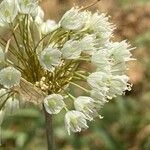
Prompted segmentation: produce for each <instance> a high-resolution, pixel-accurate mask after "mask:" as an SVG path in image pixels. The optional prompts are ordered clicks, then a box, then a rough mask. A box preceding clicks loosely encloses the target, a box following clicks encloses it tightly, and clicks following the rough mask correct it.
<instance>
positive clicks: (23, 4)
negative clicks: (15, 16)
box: [17, 0, 38, 14]
mask: <svg viewBox="0 0 150 150" xmlns="http://www.w3.org/2000/svg"><path fill="white" fill-rule="evenodd" d="M17 1H18V4H19V11H20V13H23V14H31V13H32V12H33V11H35V10H36V8H37V7H38V0H17Z"/></svg>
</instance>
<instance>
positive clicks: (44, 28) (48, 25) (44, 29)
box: [40, 20, 58, 34]
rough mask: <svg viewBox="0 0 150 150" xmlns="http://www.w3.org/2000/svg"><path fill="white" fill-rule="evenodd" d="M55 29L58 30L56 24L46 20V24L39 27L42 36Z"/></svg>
mask: <svg viewBox="0 0 150 150" xmlns="http://www.w3.org/2000/svg"><path fill="white" fill-rule="evenodd" d="M57 28H58V25H57V24H56V22H55V21H54V20H47V21H46V22H43V23H42V24H41V26H40V29H41V33H42V34H48V33H50V32H52V31H54V30H55V29H57Z"/></svg>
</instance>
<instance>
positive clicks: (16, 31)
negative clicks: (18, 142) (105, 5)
mask: <svg viewBox="0 0 150 150" xmlns="http://www.w3.org/2000/svg"><path fill="white" fill-rule="evenodd" d="M0 16H1V17H0V28H2V29H7V30H8V31H10V32H11V34H10V35H11V36H10V37H9V40H8V38H7V40H6V39H5V38H4V37H3V36H2V33H0V64H3V65H2V68H0V69H1V70H0V85H1V87H2V88H1V90H0V104H2V106H1V107H0V108H1V110H0V123H1V122H2V120H3V118H4V115H5V114H6V113H5V112H6V111H8V110H9V112H14V111H15V110H16V108H19V104H20V103H21V101H22V100H24V101H27V102H31V103H32V102H33V103H34V104H38V105H39V107H40V108H41V106H44V109H45V110H46V111H47V113H49V115H52V114H58V113H59V112H60V111H62V110H63V109H64V110H65V111H66V114H65V117H64V118H65V126H66V129H67V131H68V133H69V134H70V131H72V132H80V131H81V130H82V129H87V128H88V125H87V122H88V121H92V120H94V119H95V118H96V117H99V118H102V116H101V115H100V114H99V113H100V110H101V108H102V107H103V106H104V104H105V103H106V102H108V101H109V100H110V99H112V98H114V97H116V96H117V95H122V94H124V92H125V91H126V90H130V89H131V85H130V84H129V83H128V82H129V77H128V76H127V75H126V70H127V69H128V68H127V65H126V63H127V62H128V61H130V60H133V59H132V58H131V56H132V54H131V50H132V49H133V48H131V46H130V44H128V43H127V41H125V40H124V41H121V42H113V41H112V38H111V37H112V35H113V30H114V29H115V26H114V25H113V24H112V23H110V22H109V17H107V16H106V15H105V14H103V13H99V12H96V13H94V14H92V13H91V12H90V11H88V10H82V9H80V8H78V7H75V8H72V9H70V10H69V11H67V12H66V13H65V14H64V15H63V17H62V19H61V20H60V21H59V22H58V23H56V22H55V21H54V20H47V21H44V12H43V10H42V8H41V7H40V6H39V5H38V1H37V0H13V1H12V0H3V1H2V2H1V4H0ZM4 31H5V30H4ZM82 64H84V66H86V67H87V66H88V65H90V64H92V67H93V68H92V71H90V70H89V69H88V67H87V68H83V65H82ZM81 82H82V85H81ZM70 86H74V87H76V88H78V89H81V90H82V91H83V95H81V96H79V97H76V95H72V93H71V92H70V90H69V88H70ZM85 87H87V88H85ZM37 91H38V93H37ZM84 93H85V95H84ZM39 95H40V96H39ZM39 97H40V98H39ZM66 99H69V100H70V99H72V100H73V101H72V100H70V101H69V103H72V102H73V105H74V108H72V105H70V104H69V105H68V104H67V103H68V100H66ZM69 107H70V108H69Z"/></svg>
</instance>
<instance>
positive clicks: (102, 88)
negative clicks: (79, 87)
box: [87, 72, 110, 94]
mask: <svg viewBox="0 0 150 150" xmlns="http://www.w3.org/2000/svg"><path fill="white" fill-rule="evenodd" d="M109 78H110V75H109V74H108V73H105V72H94V73H92V74H90V75H89V76H88V78H87V82H88V84H89V85H90V87H91V88H92V89H93V90H96V91H99V92H101V93H102V94H103V93H106V92H108V90H109V88H108V87H107V86H108V82H109Z"/></svg>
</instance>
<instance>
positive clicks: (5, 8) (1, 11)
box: [0, 0, 18, 26]
mask: <svg viewBox="0 0 150 150" xmlns="http://www.w3.org/2000/svg"><path fill="white" fill-rule="evenodd" d="M17 14H18V5H17V1H16V0H3V1H2V2H1V3H0V26H5V25H8V23H12V22H13V21H14V19H15V18H16V16H17Z"/></svg>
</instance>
